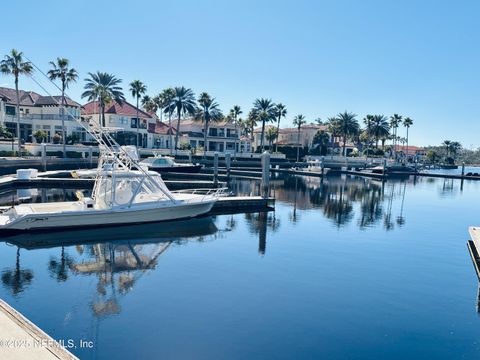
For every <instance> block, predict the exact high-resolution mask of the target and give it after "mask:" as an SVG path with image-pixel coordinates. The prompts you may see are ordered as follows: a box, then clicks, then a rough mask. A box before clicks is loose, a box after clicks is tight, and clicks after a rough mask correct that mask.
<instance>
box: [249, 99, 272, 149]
mask: <svg viewBox="0 0 480 360" xmlns="http://www.w3.org/2000/svg"><path fill="white" fill-rule="evenodd" d="M253 111H254V112H255V113H256V116H257V118H258V120H260V121H261V122H262V137H261V138H260V148H261V149H262V152H263V149H264V136H265V123H267V122H270V121H273V120H274V119H275V104H274V103H273V102H272V100H270V99H265V98H262V99H256V100H255V102H254V103H253Z"/></svg>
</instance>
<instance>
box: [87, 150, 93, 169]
mask: <svg viewBox="0 0 480 360" xmlns="http://www.w3.org/2000/svg"><path fill="white" fill-rule="evenodd" d="M88 160H89V161H90V169H91V168H93V148H92V147H91V146H89V147H88Z"/></svg>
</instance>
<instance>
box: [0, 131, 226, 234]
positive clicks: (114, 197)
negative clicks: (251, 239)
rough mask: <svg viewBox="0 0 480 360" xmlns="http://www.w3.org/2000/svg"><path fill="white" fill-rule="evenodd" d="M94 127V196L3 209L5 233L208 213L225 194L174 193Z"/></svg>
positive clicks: (1, 217)
mask: <svg viewBox="0 0 480 360" xmlns="http://www.w3.org/2000/svg"><path fill="white" fill-rule="evenodd" d="M89 130H90V132H91V133H92V135H94V136H95V138H96V139H97V141H98V142H99V147H100V158H99V161H98V167H97V174H96V178H95V185H94V188H93V193H92V197H91V198H83V197H82V196H79V200H78V201H72V202H54V203H39V204H37V203H35V204H21V205H16V206H13V207H11V208H9V209H7V210H5V211H3V212H2V213H0V233H2V232H3V231H14V232H16V231H32V230H45V229H65V228H69V229H70V228H72V227H97V226H113V225H124V224H138V223H148V222H157V221H166V220H177V219H187V218H193V217H196V216H199V215H202V214H205V213H207V212H209V211H210V210H211V208H212V206H213V205H214V203H215V201H216V200H217V197H218V196H219V195H220V193H221V190H215V191H213V190H212V191H208V192H206V193H204V194H198V193H185V192H180V193H176V192H171V191H170V190H168V189H167V187H166V186H165V183H164V182H163V180H162V178H161V176H160V175H159V174H157V173H152V172H149V171H148V170H145V169H144V168H143V167H142V166H139V164H138V162H137V160H135V159H134V158H133V157H131V156H130V155H129V153H128V152H127V151H125V149H122V148H121V147H120V146H119V145H118V144H117V143H116V142H115V141H114V140H113V139H112V138H111V137H110V136H109V135H108V134H106V133H104V132H103V131H102V130H101V128H98V127H96V126H91V128H90V129H89ZM134 169H135V170H134Z"/></svg>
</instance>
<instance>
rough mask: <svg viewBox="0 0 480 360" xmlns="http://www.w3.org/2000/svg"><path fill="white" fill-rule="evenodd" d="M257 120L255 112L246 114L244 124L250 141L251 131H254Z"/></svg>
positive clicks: (251, 137) (251, 138) (251, 111)
mask: <svg viewBox="0 0 480 360" xmlns="http://www.w3.org/2000/svg"><path fill="white" fill-rule="evenodd" d="M257 120H258V116H257V113H256V112H255V110H253V109H252V110H250V112H249V113H248V118H247V120H245V123H246V125H247V128H248V129H249V133H250V140H252V141H253V135H254V133H253V131H254V129H255V127H256V126H257Z"/></svg>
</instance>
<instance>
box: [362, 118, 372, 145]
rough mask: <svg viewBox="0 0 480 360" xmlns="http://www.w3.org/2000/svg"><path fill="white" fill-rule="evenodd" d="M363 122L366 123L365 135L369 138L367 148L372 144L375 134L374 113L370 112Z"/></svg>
mask: <svg viewBox="0 0 480 360" xmlns="http://www.w3.org/2000/svg"><path fill="white" fill-rule="evenodd" d="M363 123H364V124H365V135H366V138H367V148H370V146H371V139H372V135H373V134H374V131H373V115H371V114H368V115H366V116H365V117H364V118H363Z"/></svg>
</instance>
